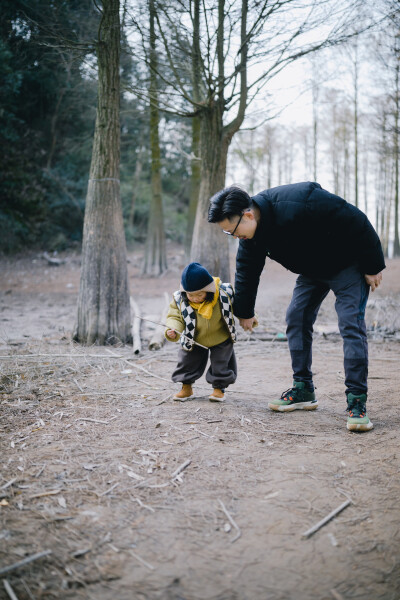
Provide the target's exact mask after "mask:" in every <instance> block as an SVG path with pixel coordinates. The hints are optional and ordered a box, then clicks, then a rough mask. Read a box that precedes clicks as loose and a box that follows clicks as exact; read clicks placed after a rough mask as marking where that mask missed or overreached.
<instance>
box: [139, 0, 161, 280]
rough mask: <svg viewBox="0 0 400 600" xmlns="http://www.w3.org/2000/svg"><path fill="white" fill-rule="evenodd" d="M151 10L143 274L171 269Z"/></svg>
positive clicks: (151, 8) (152, 11) (151, 1)
mask: <svg viewBox="0 0 400 600" xmlns="http://www.w3.org/2000/svg"><path fill="white" fill-rule="evenodd" d="M149 12H150V147H151V191H152V196H151V202H150V214H149V224H148V228H147V240H146V248H145V256H144V263H143V269H142V273H143V274H145V275H153V276H157V275H161V273H163V272H164V271H165V270H166V268H167V258H166V250H165V233H164V217H163V206H162V193H161V152H160V138H159V133H158V126H159V122H160V117H159V109H158V95H157V76H156V71H157V56H156V35H155V27H154V23H155V17H156V11H155V6H154V0H149Z"/></svg>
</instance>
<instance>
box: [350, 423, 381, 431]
mask: <svg viewBox="0 0 400 600" xmlns="http://www.w3.org/2000/svg"><path fill="white" fill-rule="evenodd" d="M373 428H374V424H373V423H371V421H370V422H369V423H347V429H348V430H349V431H371V429H373Z"/></svg>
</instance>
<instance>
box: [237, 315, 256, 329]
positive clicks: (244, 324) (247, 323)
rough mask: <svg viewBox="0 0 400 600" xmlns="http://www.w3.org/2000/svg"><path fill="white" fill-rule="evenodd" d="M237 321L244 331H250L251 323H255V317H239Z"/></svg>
mask: <svg viewBox="0 0 400 600" xmlns="http://www.w3.org/2000/svg"><path fill="white" fill-rule="evenodd" d="M239 323H240V325H241V327H243V329H244V330H245V331H250V333H251V332H252V331H253V325H255V324H256V323H257V319H256V317H251V318H250V319H239Z"/></svg>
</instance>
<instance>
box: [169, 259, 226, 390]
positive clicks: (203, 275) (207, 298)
mask: <svg viewBox="0 0 400 600" xmlns="http://www.w3.org/2000/svg"><path fill="white" fill-rule="evenodd" d="M233 294H234V292H233V288H232V286H231V284H230V283H221V281H220V279H219V277H211V275H210V273H209V272H208V271H207V269H205V268H204V267H203V266H202V265H200V264H199V263H197V262H193V263H190V264H189V265H188V266H187V267H185V269H184V270H183V272H182V278H181V286H180V290H179V291H177V292H175V293H174V299H173V301H172V302H171V304H170V306H169V311H168V315H167V323H166V325H167V327H168V329H167V330H166V332H165V337H166V338H167V340H169V341H174V342H177V341H178V340H179V341H180V345H181V348H180V349H179V353H178V364H177V366H176V369H175V371H174V372H173V374H172V381H174V382H180V383H182V389H181V390H180V391H179V392H178V393H177V394H175V396H174V398H173V399H174V400H180V401H181V402H184V401H185V400H186V399H187V398H190V396H193V388H192V386H193V384H194V382H195V381H196V380H197V379H199V377H201V376H202V374H203V373H204V370H205V368H206V365H207V360H208V355H209V354H210V362H211V364H210V367H209V369H208V371H207V373H206V380H207V382H208V383H210V384H211V385H212V387H213V391H212V394H211V395H210V396H209V400H210V401H211V402H223V401H224V399H225V394H224V392H225V389H226V388H227V387H228V385H230V384H232V383H234V382H235V381H236V375H237V367H236V358H235V353H234V351H233V343H234V342H235V341H236V331H235V321H234V318H233V310H232V301H233ZM180 334H181V335H180Z"/></svg>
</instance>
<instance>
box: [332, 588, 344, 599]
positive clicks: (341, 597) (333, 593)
mask: <svg viewBox="0 0 400 600" xmlns="http://www.w3.org/2000/svg"><path fill="white" fill-rule="evenodd" d="M329 591H330V593H331V594H332V596H333V597H334V598H335V600H343V596H342V594H339V592H337V591H336V590H329Z"/></svg>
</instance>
